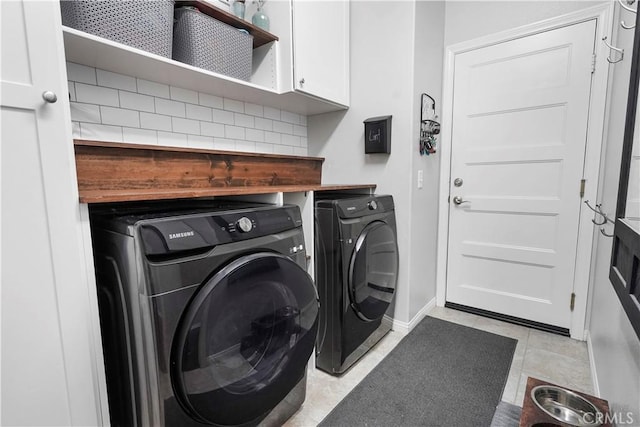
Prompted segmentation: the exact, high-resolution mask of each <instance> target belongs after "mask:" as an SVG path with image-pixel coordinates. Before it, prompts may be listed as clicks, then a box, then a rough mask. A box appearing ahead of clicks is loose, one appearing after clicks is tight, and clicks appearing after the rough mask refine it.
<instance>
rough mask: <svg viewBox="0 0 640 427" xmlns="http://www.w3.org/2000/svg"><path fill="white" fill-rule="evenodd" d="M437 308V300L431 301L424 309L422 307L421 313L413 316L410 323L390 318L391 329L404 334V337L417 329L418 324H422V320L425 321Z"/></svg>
mask: <svg viewBox="0 0 640 427" xmlns="http://www.w3.org/2000/svg"><path fill="white" fill-rule="evenodd" d="M435 306H436V299H435V298H432V299H431V301H429V302H428V303H427V304H426V305H425V306H424V307H422V308H421V309H420V311H418V313H416V315H415V316H413V319H411V321H409V322H402V321H400V320H396V319H391V318H389V320H391V322H392V326H391V329H393V330H394V331H396V332H400V333H401V334H404V335H406V334H408V333H409V332H411V331H412V330H413V328H415V327H416V325H418V323H420V321H421V320H422V319H424V318H425V317H426V316H427V314H429V312H430V311H431V310H432V309H433V308H434V307H435ZM385 317H387V316H385Z"/></svg>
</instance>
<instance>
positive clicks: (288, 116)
mask: <svg viewBox="0 0 640 427" xmlns="http://www.w3.org/2000/svg"><path fill="white" fill-rule="evenodd" d="M280 120H282V121H283V122H287V123H291V124H294V125H297V124H300V114H296V113H290V112H289V111H284V110H282V112H281V113H280Z"/></svg>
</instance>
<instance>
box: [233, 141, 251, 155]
mask: <svg viewBox="0 0 640 427" xmlns="http://www.w3.org/2000/svg"><path fill="white" fill-rule="evenodd" d="M236 150H238V151H243V152H245V153H255V152H256V143H255V142H253V141H245V140H239V141H238V140H236Z"/></svg>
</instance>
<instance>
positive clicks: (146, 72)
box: [62, 26, 348, 115]
mask: <svg viewBox="0 0 640 427" xmlns="http://www.w3.org/2000/svg"><path fill="white" fill-rule="evenodd" d="M62 29H63V37H64V48H65V55H66V59H67V61H69V62H75V63H77V64H82V65H87V66H89V67H95V68H100V69H102V70H106V71H111V72H114V73H120V74H126V75H128V76H133V77H139V78H142V79H145V80H150V81H153V82H157V83H163V84H167V85H171V86H177V87H180V88H184V89H191V90H195V91H197V92H203V93H207V94H210V95H216V96H222V97H225V98H230V99H235V100H238V101H245V102H250V103H253V104H260V105H267V106H270V107H274V108H279V109H281V110H285V111H291V112H294V113H299V114H302V115H313V114H322V113H328V112H331V111H340V110H346V109H347V108H348V107H347V106H345V105H340V104H335V103H331V102H329V101H326V100H322V99H319V98H314V97H312V96H308V95H304V94H302V93H298V92H284V93H281V92H279V91H278V90H277V89H276V88H268V87H265V86H260V85H257V84H254V83H250V82H245V81H243V80H238V79H235V78H233V77H229V76H225V75H222V74H218V73H214V72H211V71H207V70H203V69H202V68H197V67H193V66H191V65H188V64H184V63H182V62H178V61H174V60H173V59H170V58H165V57H163V56H160V55H155V54H153V53H149V52H146V51H143V50H140V49H136V48H134V47H131V46H127V45H124V44H122V43H118V42H114V41H112V40H107V39H104V38H102V37H98V36H94V35H92V34H88V33H85V32H83V31H79V30H76V29H73V28H69V27H64V26H63V27H62Z"/></svg>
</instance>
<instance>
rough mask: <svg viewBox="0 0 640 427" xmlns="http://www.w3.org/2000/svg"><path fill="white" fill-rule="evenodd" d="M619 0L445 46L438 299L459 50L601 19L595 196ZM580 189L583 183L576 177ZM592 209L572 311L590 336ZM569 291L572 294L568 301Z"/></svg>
mask: <svg viewBox="0 0 640 427" xmlns="http://www.w3.org/2000/svg"><path fill="white" fill-rule="evenodd" d="M613 16H614V3H603V4H601V5H596V6H592V7H589V8H585V9H582V10H579V11H576V12H572V13H569V14H566V15H561V16H558V17H554V18H551V19H547V20H544V21H540V22H536V23H533V24H528V25H524V26H521V27H517V28H514V29H510V30H507V31H501V32H498V33H495V34H490V35H488V36H483V37H479V38H476V39H472V40H468V41H464V42H461V43H457V44H454V45H450V46H446V47H445V58H444V75H443V77H444V82H443V88H442V98H443V101H442V133H441V135H442V143H441V144H440V153H441V158H440V186H439V199H440V200H439V205H438V224H439V226H438V239H437V268H436V304H437V305H438V306H439V307H442V306H444V303H445V299H446V288H447V257H448V253H447V252H448V240H449V200H448V198H449V185H450V184H449V181H450V175H451V152H452V150H451V135H452V118H453V77H454V75H453V73H454V70H455V67H454V64H455V57H456V55H458V54H461V53H464V52H467V51H470V50H475V49H480V48H483V47H487V46H492V45H495V44H498V43H503V42H507V41H510V40H514V39H518V38H521V37H526V36H531V35H534V34H538V33H542V32H546V31H549V30H554V29H557V28H562V27H566V26H569V25H574V24H579V23H581V22H585V21H590V20H593V19H595V20H596V35H595V42H596V46H595V52H596V69H595V72H594V74H593V79H592V81H591V98H590V102H589V120H588V123H587V142H586V149H585V150H586V151H585V159H584V169H583V178H584V179H586V183H587V185H586V188H585V193H584V198H583V200H596V199H597V192H598V179H599V176H600V159H601V151H602V146H603V143H604V137H603V135H604V128H605V117H606V115H605V112H606V98H607V87H608V78H609V64H608V63H607V61H606V58H607V55H608V53H609V52H608V48H607V47H606V46H605V45H604V43H601V42H600V40H601V39H602V38H603V37H604V36H608V37H609V38H611V32H612V27H613V25H612V19H613ZM576 191H579V183H578V182H576ZM590 219H591V216H590V212H589V210H588V209H584V207H583V206H581V208H580V217H579V230H578V240H577V242H576V244H577V248H578V250H577V253H576V268H575V274H574V280H573V289H574V292H575V294H576V295H577V296H576V304H575V308H574V310H573V312H572V314H571V326H570V332H571V337H572V338H575V339H579V340H584V339H585V332H586V320H587V311H588V310H587V308H588V304H587V303H588V299H589V298H588V295H589V283H590V273H591V270H592V265H591V264H592V263H591V258H592V250H593V245H594V238H595V237H597V236H596V234H595V233H596V232H597V230H596V228H594V227H593V224H592V223H591V221H590ZM569 300H570V295H567V304H569Z"/></svg>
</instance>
